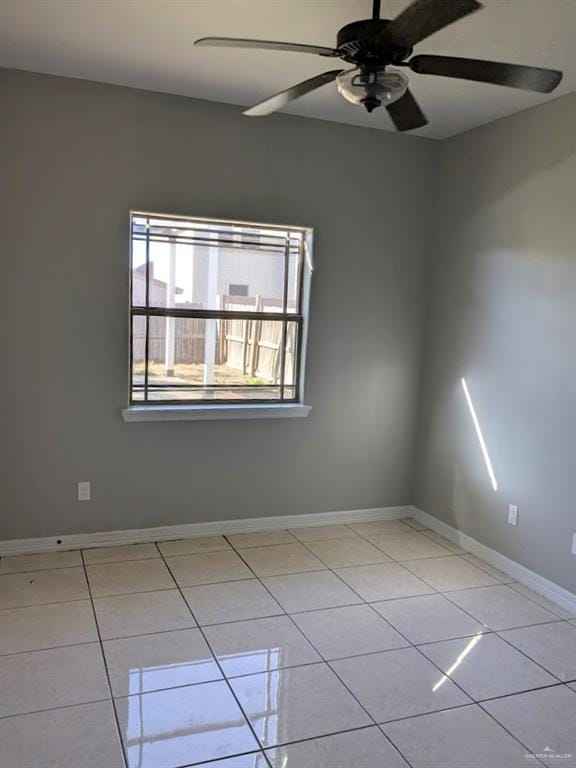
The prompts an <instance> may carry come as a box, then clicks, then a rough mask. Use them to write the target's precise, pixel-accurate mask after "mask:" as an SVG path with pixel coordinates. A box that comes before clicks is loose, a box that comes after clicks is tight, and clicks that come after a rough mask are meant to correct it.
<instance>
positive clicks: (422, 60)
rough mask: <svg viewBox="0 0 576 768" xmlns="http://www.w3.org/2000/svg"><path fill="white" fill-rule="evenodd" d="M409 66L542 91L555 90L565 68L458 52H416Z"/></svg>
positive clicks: (414, 70)
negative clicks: (460, 55)
mask: <svg viewBox="0 0 576 768" xmlns="http://www.w3.org/2000/svg"><path fill="white" fill-rule="evenodd" d="M408 66H409V67H410V69H411V70H412V71H413V72H418V74H420V75H441V76H442V77H456V78H460V79H462V80H476V81H477V82H479V83H493V84H494V85H507V86H509V87H510V88H522V89H523V90H525V91H537V92H538V93H551V92H552V91H553V90H554V88H556V86H557V85H558V84H559V82H560V80H562V72H559V71H558V70H556V69H542V68H541V67H525V66H523V65H522V64H505V63H503V62H499V61H481V60H480V59H460V58H456V57H455V56H426V55H424V56H414V58H413V59H410V61H409V62H408Z"/></svg>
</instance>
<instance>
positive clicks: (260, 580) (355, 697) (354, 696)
mask: <svg viewBox="0 0 576 768" xmlns="http://www.w3.org/2000/svg"><path fill="white" fill-rule="evenodd" d="M304 547H305V548H306V549H308V547H306V545H305V544H304ZM308 551H309V552H310V550H309V549H308ZM312 554H314V553H312ZM240 556H241V555H240ZM242 559H244V558H242ZM244 562H246V561H244ZM246 565H247V567H248V568H250V570H251V571H252V573H254V576H255V578H257V579H258V581H259V582H260V583H261V584H262V586H263V587H264V589H265V590H266V591H267V592H268V593H269V594H270V595H271V596H272V597H274V595H273V594H272V593H271V592H270V590H269V589H268V587H267V586H266V584H264V582H263V581H262V579H261V578H260V577H259V576H258V575H257V574H256V573H255V571H254V570H253V569H252V567H251V566H250V565H249V563H247V562H246ZM327 569H328V568H327ZM328 570H329V571H330V572H331V573H334V572H333V571H331V569H328ZM334 575H335V576H336V577H337V578H340V577H338V574H334ZM340 581H342V583H343V584H345V583H346V582H344V580H343V579H340ZM346 586H348V585H346ZM352 591H354V590H352ZM358 597H360V595H358ZM360 599H362V598H360ZM341 607H343V606H341ZM287 616H288V617H289V619H290V621H291V622H292V624H293V625H294V627H295V628H296V630H297V631H298V632H299V633H300V635H302V637H303V638H304V639H305V640H306V641H307V642H308V643H310V645H311V647H312V648H313V649H314V650H315V651H316V653H317V654H318V655H319V657H320V659H322V662H321V663H324V664H326V666H327V667H328V668H329V669H330V670H331V672H332V674H333V675H335V677H336V679H337V680H339V681H340V683H341V684H342V685H343V686H344V688H345V689H346V690H347V691H348V693H349V694H350V696H352V698H353V699H354V701H355V702H356V703H357V704H358V706H359V707H361V708H362V710H363V711H364V712H365V713H366V716H367V717H368V718H369V719H370V720H371V721H372V723H373V724H374V725H375V726H376V727H377V728H379V725H378V723H377V722H376V720H375V719H374V718H373V717H372V715H371V714H370V712H369V711H368V710H367V709H366V707H365V706H364V705H363V704H362V702H361V701H360V700H359V699H358V697H357V696H356V695H355V694H354V693H353V692H352V691H351V690H350V688H349V687H348V686H347V685H346V683H345V682H344V681H343V680H342V679H341V678H340V676H339V675H338V673H337V672H336V671H335V670H334V669H333V668H332V666H331V665H330V664H329V662H327V661H326V659H324V656H323V655H322V654H321V653H320V651H319V650H318V648H317V647H316V646H315V645H314V643H313V642H312V641H311V640H310V639H309V638H308V637H306V635H305V634H304V632H303V631H302V630H301V629H300V627H299V626H298V624H297V623H296V622H295V621H294V619H293V617H292V616H291V615H290V614H289V613H287ZM380 731H381V732H382V733H383V735H384V737H385V738H386V739H388V741H389V742H390V744H391V745H392V746H393V747H394V749H395V750H396V751H397V752H398V754H399V755H400V756H401V757H402V759H403V760H404V761H405V762H406V764H407V765H408V766H410V768H412V764H411V763H410V762H409V761H408V760H407V759H406V757H405V756H404V754H403V753H402V752H401V751H400V749H398V747H397V746H396V744H394V743H393V742H392V740H391V739H390V738H389V737H388V735H387V734H385V733H384V732H383V731H382V729H380ZM337 733H342V731H338V732H337ZM328 735H329V734H328ZM316 738H321V737H316Z"/></svg>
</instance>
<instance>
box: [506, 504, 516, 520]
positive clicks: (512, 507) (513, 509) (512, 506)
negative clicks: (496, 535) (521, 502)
mask: <svg viewBox="0 0 576 768" xmlns="http://www.w3.org/2000/svg"><path fill="white" fill-rule="evenodd" d="M508 522H509V523H510V525H516V524H517V522H518V507H517V506H516V505H515V504H510V506H509V507H508Z"/></svg>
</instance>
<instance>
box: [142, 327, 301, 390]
mask: <svg viewBox="0 0 576 768" xmlns="http://www.w3.org/2000/svg"><path fill="white" fill-rule="evenodd" d="M148 323H149V326H148V327H149V340H148V349H149V358H148V400H151V401H156V402H157V401H177V402H182V401H186V400H245V399H250V400H280V399H284V400H290V399H294V398H295V397H296V386H295V385H296V371H295V365H296V360H297V345H298V324H297V323H296V322H293V321H287V322H283V321H279V320H256V319H254V320H250V319H236V318H234V319H218V320H205V319H199V318H181V317H149V319H148ZM145 334H146V320H145V318H141V317H134V322H133V342H132V350H133V358H132V359H133V398H132V399H133V400H141V399H142V398H143V388H144V374H145V365H144V362H145V355H144V351H145ZM283 339H284V348H285V355H284V356H283V355H282V341H283ZM282 377H283V383H284V387H283V386H282Z"/></svg>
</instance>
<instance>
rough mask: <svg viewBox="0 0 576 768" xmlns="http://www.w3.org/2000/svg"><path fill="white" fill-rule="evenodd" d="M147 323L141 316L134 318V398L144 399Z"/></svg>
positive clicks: (132, 341) (132, 340) (132, 345)
mask: <svg viewBox="0 0 576 768" xmlns="http://www.w3.org/2000/svg"><path fill="white" fill-rule="evenodd" d="M146 324H147V319H146V318H145V317H141V316H135V317H133V318H132V338H131V347H132V368H131V370H132V384H131V386H132V400H144V376H145V368H146Z"/></svg>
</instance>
